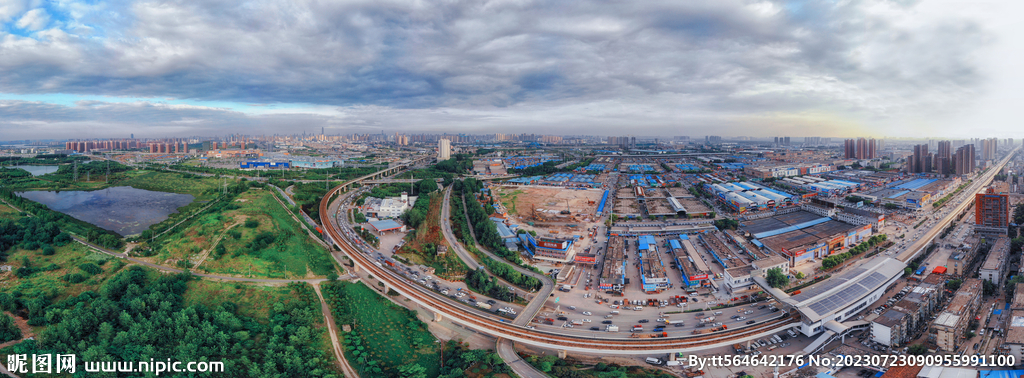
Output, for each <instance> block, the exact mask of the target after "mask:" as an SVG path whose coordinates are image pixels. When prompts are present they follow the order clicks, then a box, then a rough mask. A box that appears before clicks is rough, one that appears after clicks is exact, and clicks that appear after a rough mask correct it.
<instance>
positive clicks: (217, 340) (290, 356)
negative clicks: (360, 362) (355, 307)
mask: <svg viewBox="0 0 1024 378" xmlns="http://www.w3.org/2000/svg"><path fill="white" fill-rule="evenodd" d="M190 279H192V276H190V275H188V274H178V275H173V276H156V278H153V277H151V275H150V274H147V271H146V270H145V269H143V268H141V267H137V266H135V267H130V268H128V269H126V270H123V271H121V272H120V273H118V274H117V275H115V276H114V277H112V278H111V279H110V280H108V281H107V282H106V283H104V284H103V286H102V287H101V289H100V290H99V292H93V291H86V292H84V293H82V294H79V295H77V296H74V297H71V298H68V299H65V300H62V301H59V302H57V303H53V304H51V303H49V302H50V301H49V299H47V298H38V297H37V298H27V297H25V296H21V295H20V293H17V292H15V293H11V294H10V295H8V294H7V293H0V297H4V298H5V299H6V300H2V299H0V306H4V307H5V308H4V310H12V311H27V312H28V313H29V314H30V316H33V317H34V318H36V319H42V321H43V323H44V324H48V325H49V327H48V328H46V329H45V330H43V331H42V333H41V334H40V336H39V337H38V339H37V340H28V341H24V342H22V343H20V344H18V345H16V346H14V347H13V351H12V353H28V354H32V353H36V354H41V353H62V354H68V353H73V354H77V356H78V358H79V361H80V363H81V361H149V360H150V359H151V358H152V359H156V360H165V359H168V358H169V359H171V360H177V361H222V362H223V363H224V372H223V373H218V374H220V375H222V376H226V377H336V376H337V375H335V374H334V373H333V372H332V371H331V370H330V369H329V361H330V358H331V357H330V356H328V355H327V354H326V352H325V351H324V350H323V349H322V345H321V343H322V336H321V334H320V332H322V331H321V328H320V327H318V326H317V324H316V322H318V321H319V319H321V318H320V316H321V314H320V312H319V307H318V306H315V305H314V304H313V303H314V302H315V301H316V297H315V294H313V290H312V288H310V287H309V286H307V285H304V284H289V287H290V288H291V289H292V290H293V291H292V296H293V297H295V298H296V299H295V300H291V301H289V302H288V303H280V302H279V303H274V304H273V305H272V307H271V309H270V310H269V316H268V318H269V322H266V323H264V322H261V319H256V318H252V317H249V316H245V315H242V314H239V313H238V311H237V305H235V304H234V303H231V302H224V303H221V304H220V305H219V306H216V307H213V308H208V307H206V306H203V305H192V306H188V307H186V306H185V305H184V301H183V295H184V294H185V291H186V290H187V288H188V281H189V280H190ZM11 307H13V308H11ZM109 376H134V375H133V374H128V373H116V374H114V373H112V374H110V375H109Z"/></svg>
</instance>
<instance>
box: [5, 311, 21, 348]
mask: <svg viewBox="0 0 1024 378" xmlns="http://www.w3.org/2000/svg"><path fill="white" fill-rule="evenodd" d="M20 338H21V330H20V329H18V325H17V324H15V323H14V319H12V318H11V317H10V315H7V314H4V313H2V312H0V343H3V342H8V341H11V340H18V339H20Z"/></svg>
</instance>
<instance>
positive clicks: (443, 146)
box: [437, 139, 452, 161]
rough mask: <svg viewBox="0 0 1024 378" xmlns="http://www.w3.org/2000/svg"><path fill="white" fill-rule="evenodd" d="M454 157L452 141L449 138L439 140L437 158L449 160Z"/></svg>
mask: <svg viewBox="0 0 1024 378" xmlns="http://www.w3.org/2000/svg"><path fill="white" fill-rule="evenodd" d="M451 158H452V142H451V141H449V140H448V139H439V140H438V141H437V160H438V161H442V160H448V159H451Z"/></svg>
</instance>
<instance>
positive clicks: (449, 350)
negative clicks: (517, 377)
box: [402, 340, 512, 378]
mask: <svg viewBox="0 0 1024 378" xmlns="http://www.w3.org/2000/svg"><path fill="white" fill-rule="evenodd" d="M471 369H472V370H471ZM476 369H479V370H488V369H490V370H491V374H488V375H487V376H494V375H495V374H510V373H512V368H511V367H509V366H508V365H506V364H505V361H504V360H502V359H501V356H498V354H497V353H494V352H490V351H486V350H483V349H469V347H468V346H467V344H462V343H460V342H458V341H455V340H448V341H447V342H445V345H444V365H443V366H441V375H439V376H438V378H463V377H465V376H466V372H467V371H476ZM481 375H482V374H481ZM402 378H417V377H408V376H406V377H402Z"/></svg>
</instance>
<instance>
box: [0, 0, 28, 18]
mask: <svg viewBox="0 0 1024 378" xmlns="http://www.w3.org/2000/svg"><path fill="white" fill-rule="evenodd" d="M24 10H25V2H24V1H19V0H4V1H0V22H7V21H10V20H11V19H13V18H14V16H16V15H19V14H21V12H23V11H24Z"/></svg>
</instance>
